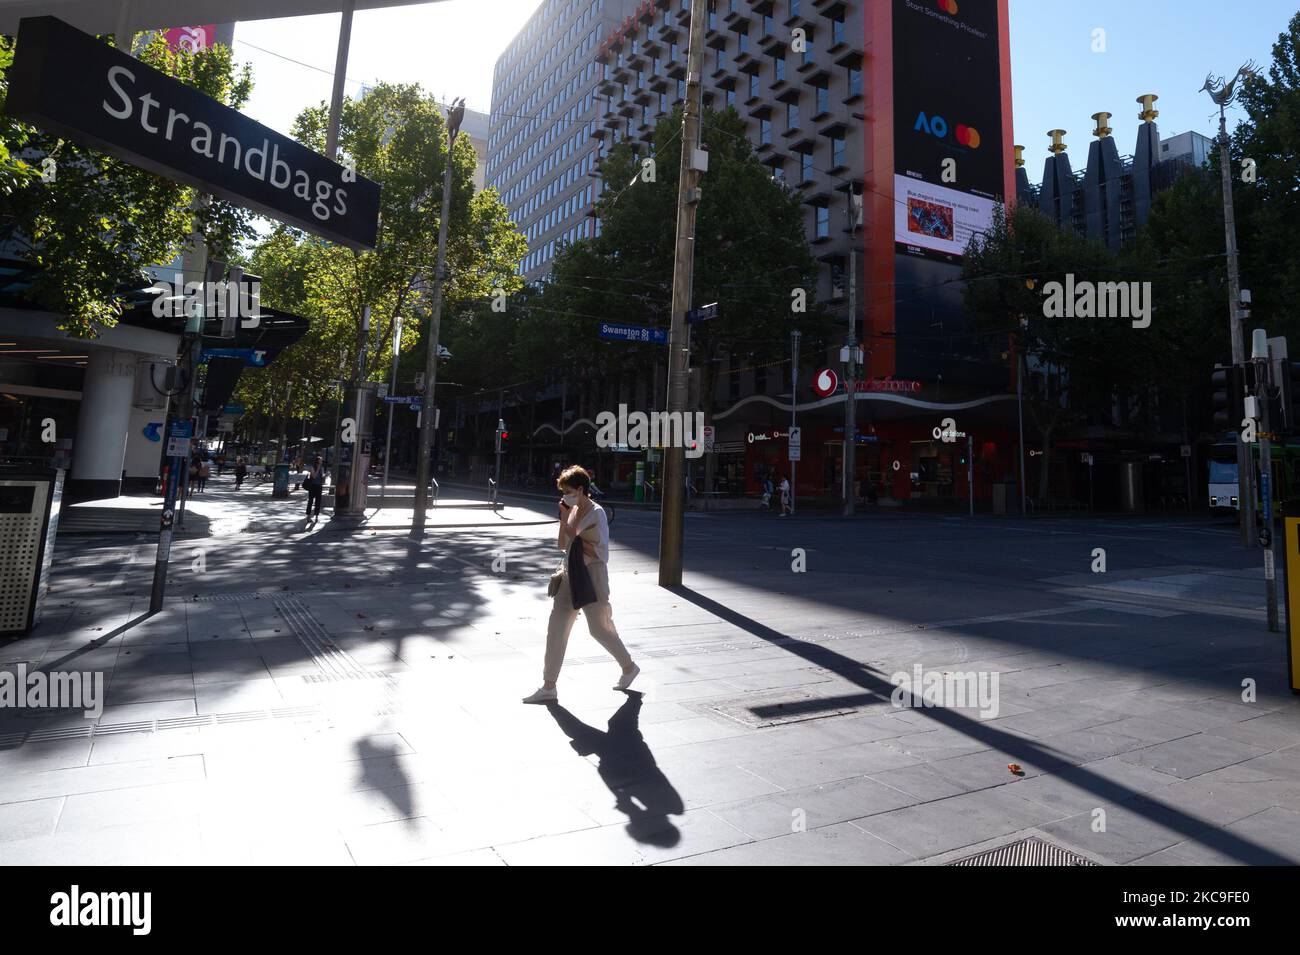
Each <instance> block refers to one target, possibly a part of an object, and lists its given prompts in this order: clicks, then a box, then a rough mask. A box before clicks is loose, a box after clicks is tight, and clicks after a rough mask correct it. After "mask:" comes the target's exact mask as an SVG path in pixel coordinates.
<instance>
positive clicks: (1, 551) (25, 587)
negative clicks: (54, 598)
mask: <svg viewBox="0 0 1300 955" xmlns="http://www.w3.org/2000/svg"><path fill="white" fill-rule="evenodd" d="M63 473H64V472H63V471H62V470H61V469H57V468H21V469H20V468H0V634H16V633H28V632H29V631H31V629H32V628H33V627H35V626H36V625H37V624H38V623H40V621H41V609H42V607H43V605H44V603H45V596H46V594H47V593H48V592H49V589H50V564H51V562H52V561H53V560H54V538H55V534H56V532H57V531H58V527H59V506H60V503H61V501H62V499H63Z"/></svg>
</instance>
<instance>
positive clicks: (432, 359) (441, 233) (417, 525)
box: [411, 99, 465, 534]
mask: <svg viewBox="0 0 1300 955" xmlns="http://www.w3.org/2000/svg"><path fill="white" fill-rule="evenodd" d="M464 118H465V101H464V100H463V99H458V100H456V102H454V103H452V104H451V106H450V108H448V110H447V163H446V168H445V169H444V170H443V174H442V215H441V217H440V218H439V220H438V264H437V265H436V266H435V267H434V272H433V309H432V311H431V313H430V315H429V334H428V338H427V340H426V342H425V345H426V347H427V348H428V354H426V355H425V356H424V404H425V405H427V406H428V408H429V413H428V414H422V415H420V442H419V446H418V449H417V451H416V459H415V513H414V515H413V516H412V520H411V531H412V532H413V533H415V534H423V533H424V521H425V517H424V512H425V509H426V508H427V507H428V506H429V449H430V447H431V446H432V444H433V423H434V420H435V419H436V417H437V416H436V415H435V414H434V413H433V400H434V394H435V391H434V386H435V385H436V384H437V381H438V333H439V330H440V328H441V325H442V285H443V280H444V278H445V275H444V273H445V272H446V270H447V225H448V220H449V219H450V218H451V168H452V150H453V148H454V147H455V145H456V133H457V132H459V131H460V123H461V120H462V119H464Z"/></svg>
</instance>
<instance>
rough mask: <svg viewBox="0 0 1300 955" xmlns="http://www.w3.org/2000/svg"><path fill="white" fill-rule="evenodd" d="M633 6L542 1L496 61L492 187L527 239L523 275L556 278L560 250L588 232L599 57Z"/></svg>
mask: <svg viewBox="0 0 1300 955" xmlns="http://www.w3.org/2000/svg"><path fill="white" fill-rule="evenodd" d="M634 8H635V4H634V3H633V2H632V0H544V2H543V3H542V4H541V5H540V6H538V8H537V12H536V13H534V14H533V15H532V17H531V18H530V19H529V21H528V23H527V24H526V25H525V26H524V28H523V29H522V30H520V31H519V35H518V36H516V37H515V39H514V40H513V41H512V42H511V44H510V46H509V47H508V48H507V49H506V51H505V52H504V53H503V54H501V56H500V57H499V58H498V59H497V63H496V67H495V70H494V72H493V75H492V118H491V126H490V132H489V136H488V160H487V184H488V185H490V186H495V187H496V188H497V190H498V191H499V192H500V193H501V197H502V200H503V201H504V202H505V204H506V208H508V209H509V210H510V215H511V217H512V218H513V219H514V221H515V222H516V223H517V224H518V225H519V227H520V228H521V229H522V230H523V232H524V235H525V236H526V237H527V239H528V248H529V252H528V255H527V256H526V257H525V258H524V260H523V261H522V262H520V263H519V270H520V272H521V274H523V275H524V276H525V277H526V278H528V279H529V280H536V279H539V278H541V277H543V276H545V275H546V273H547V272H549V271H550V265H551V261H552V259H554V257H555V252H556V250H557V248H558V247H559V246H560V245H562V244H563V243H564V242H565V241H570V242H572V241H576V240H577V239H579V238H582V237H585V236H587V235H590V234H592V232H593V230H594V229H595V228H596V223H595V222H594V221H593V220H592V219H591V218H590V217H588V215H587V210H588V209H590V208H591V207H592V205H593V203H594V202H595V199H596V196H597V190H598V189H599V182H598V181H597V180H596V179H595V178H594V177H593V176H592V175H590V174H591V173H592V172H594V171H595V163H596V159H597V156H596V153H595V151H594V150H593V149H592V148H591V138H590V125H591V122H592V119H593V117H594V116H595V115H596V106H597V102H596V95H597V94H596V89H595V86H596V78H597V70H598V65H597V63H596V62H595V59H594V56H595V53H596V50H597V49H598V48H599V46H600V43H601V41H602V40H603V39H604V38H605V37H606V36H608V35H609V34H610V33H611V32H612V31H613V30H614V28H615V27H616V25H617V24H618V23H620V22H622V20H623V18H624V17H625V16H626V15H627V14H628V13H629V12H630V11H631V10H633V9H634Z"/></svg>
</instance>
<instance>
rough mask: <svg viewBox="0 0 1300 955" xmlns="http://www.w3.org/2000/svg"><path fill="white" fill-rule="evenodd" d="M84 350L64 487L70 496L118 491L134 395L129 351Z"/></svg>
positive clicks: (132, 356) (88, 497)
mask: <svg viewBox="0 0 1300 955" xmlns="http://www.w3.org/2000/svg"><path fill="white" fill-rule="evenodd" d="M89 354H90V357H89V358H87V359H86V378H85V382H84V384H83V385H82V388H81V411H80V414H79V415H78V417H77V434H76V437H75V438H74V440H73V445H72V479H71V480H70V481H69V482H68V484H67V485H66V489H65V491H64V493H65V494H66V495H67V496H68V497H69V498H71V499H72V500H73V501H91V500H98V499H101V498H106V497H117V495H118V494H119V493H120V492H121V489H122V464H123V460H124V458H125V455H126V434H127V429H128V428H129V426H130V423H131V402H132V400H133V399H134V397H135V362H136V356H135V354H134V353H133V352H119V351H114V350H113V349H109V348H92V349H90V352H89Z"/></svg>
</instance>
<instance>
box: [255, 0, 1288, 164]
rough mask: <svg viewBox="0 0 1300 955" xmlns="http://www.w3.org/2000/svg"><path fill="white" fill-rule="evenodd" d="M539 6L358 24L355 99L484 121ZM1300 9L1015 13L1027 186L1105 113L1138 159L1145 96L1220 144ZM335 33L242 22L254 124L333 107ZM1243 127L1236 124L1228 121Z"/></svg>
mask: <svg viewBox="0 0 1300 955" xmlns="http://www.w3.org/2000/svg"><path fill="white" fill-rule="evenodd" d="M868 2H882V0H868ZM960 2H961V3H979V2H986V0H960ZM538 5H539V0H440V2H433V3H421V4H415V5H412V6H408V7H397V8H390V9H386V10H370V11H361V12H359V13H357V14H356V15H355V18H354V21H353V36H352V46H351V54H350V59H349V63H348V68H347V76H348V83H347V85H346V86H345V89H346V91H347V92H348V93H350V94H355V93H356V92H357V90H358V89H359V87H360V85H361V84H362V83H373V82H375V81H376V80H381V79H382V80H387V81H389V82H417V83H420V84H421V85H422V86H423V87H424V88H425V89H427V90H429V91H431V92H432V93H433V94H434V95H436V96H437V97H438V98H439V99H440V100H443V101H446V100H448V99H451V98H454V97H456V96H463V97H465V99H466V103H467V105H468V106H469V107H470V108H471V109H477V110H480V111H483V112H487V111H488V110H489V108H490V105H491V98H492V68H493V65H494V64H495V63H496V59H497V57H498V56H499V55H500V53H501V52H502V50H504V49H505V47H506V46H507V45H508V44H509V43H510V41H511V39H513V37H514V36H515V34H516V33H517V32H518V30H519V29H520V27H522V26H523V24H524V23H525V22H526V21H527V19H528V17H529V16H531V15H532V13H533V11H534V10H536V9H537V7H538ZM1297 7H1298V4H1297V2H1296V0H1251V2H1250V3H1249V4H1242V5H1230V4H1225V3H1222V2H1220V0H1087V2H1086V3H1080V2H1078V0H1010V10H1011V59H1012V63H1011V76H1012V93H1013V103H1014V106H1013V122H1014V127H1015V141H1016V142H1017V143H1019V144H1021V145H1023V146H1025V159H1026V168H1027V169H1028V170H1029V171H1030V178H1031V179H1037V177H1038V176H1040V175H1041V173H1042V162H1043V159H1044V157H1046V155H1047V144H1048V138H1047V135H1046V133H1047V130H1049V129H1056V128H1061V129H1065V130H1066V131H1067V132H1068V133H1069V135H1067V136H1066V138H1065V142H1066V143H1067V145H1069V146H1070V147H1071V149H1070V152H1071V155H1072V156H1073V157H1074V158H1075V162H1074V165H1075V167H1076V168H1079V167H1081V166H1082V164H1083V160H1084V159H1085V158H1086V156H1087V148H1088V143H1089V141H1090V140H1091V138H1092V137H1091V134H1090V133H1091V130H1092V127H1093V122H1092V119H1091V118H1090V117H1091V115H1092V114H1093V113H1095V112H1098V111H1099V110H1105V111H1107V112H1110V113H1112V114H1113V115H1112V118H1111V120H1110V125H1111V127H1112V128H1113V129H1114V130H1115V132H1114V136H1115V139H1116V143H1117V145H1118V147H1119V151H1120V153H1121V154H1127V153H1131V152H1132V151H1133V146H1134V143H1135V141H1136V136H1137V126H1138V124H1139V120H1138V118H1137V113H1138V110H1139V107H1138V105H1137V103H1136V102H1135V100H1136V98H1137V96H1138V95H1139V94H1142V93H1156V94H1158V95H1159V97H1160V99H1159V101H1158V102H1157V103H1156V108H1157V109H1158V110H1160V117H1159V119H1158V120H1157V123H1158V124H1159V126H1160V132H1161V135H1162V136H1170V135H1173V134H1174V133H1180V132H1184V131H1186V130H1188V129H1194V130H1197V131H1199V132H1203V133H1205V134H1207V135H1211V134H1213V133H1214V132H1215V131H1216V128H1217V118H1216V116H1217V114H1216V113H1215V109H1214V105H1213V104H1212V103H1211V102H1210V99H1209V97H1208V96H1207V95H1206V94H1205V93H1202V92H1198V90H1199V89H1200V87H1201V85H1202V84H1203V83H1204V81H1205V75H1206V73H1208V72H1211V71H1212V72H1214V73H1216V74H1220V75H1228V76H1231V75H1232V74H1233V73H1234V72H1235V71H1236V69H1237V67H1238V66H1240V65H1241V64H1242V63H1243V62H1244V61H1245V60H1247V59H1248V58H1252V57H1253V58H1254V59H1255V60H1256V61H1258V62H1259V63H1260V64H1261V65H1263V66H1267V64H1268V63H1269V62H1270V60H1271V58H1272V45H1273V43H1274V42H1275V41H1276V39H1277V35H1278V34H1279V33H1280V32H1282V30H1283V28H1284V27H1285V26H1286V23H1287V20H1288V19H1289V17H1290V16H1291V15H1292V14H1294V13H1295V12H1296V10H1297ZM338 23H339V17H338V16H337V15H330V16H319V17H300V18H296V19H287V20H262V21H252V22H245V23H240V24H239V25H238V26H237V27H236V31H235V54H236V58H237V60H239V61H240V62H247V63H249V64H250V65H251V66H252V67H253V76H254V80H255V84H256V85H255V88H254V91H253V96H252V99H251V101H250V102H249V103H248V105H247V106H246V108H245V110H244V111H245V112H246V113H248V114H249V115H250V116H252V117H253V118H254V119H257V120H258V121H260V122H263V123H265V124H266V125H268V126H271V127H272V128H274V129H277V130H280V131H281V132H286V133H287V132H288V131H289V128H290V126H291V124H292V122H293V118H294V116H295V115H297V113H298V111H299V110H300V109H302V108H303V107H304V106H307V105H310V104H313V103H318V102H321V101H322V100H328V99H329V96H330V85H331V76H332V73H333V68H334V54H335V48H336V44H337V41H338ZM1098 29H1100V30H1103V31H1105V32H1104V52H1094V51H1093V46H1094V43H1095V42H1096V41H1095V40H1094V31H1095V30H1098ZM1097 38H1098V39H1103V37H1101V36H1100V35H1098V37H1097ZM293 61H299V62H293ZM304 64H305V65H304ZM1239 116H1240V112H1237V113H1236V114H1235V116H1234V115H1233V114H1230V115H1229V122H1230V123H1232V122H1234V121H1235V118H1236V117H1239Z"/></svg>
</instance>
